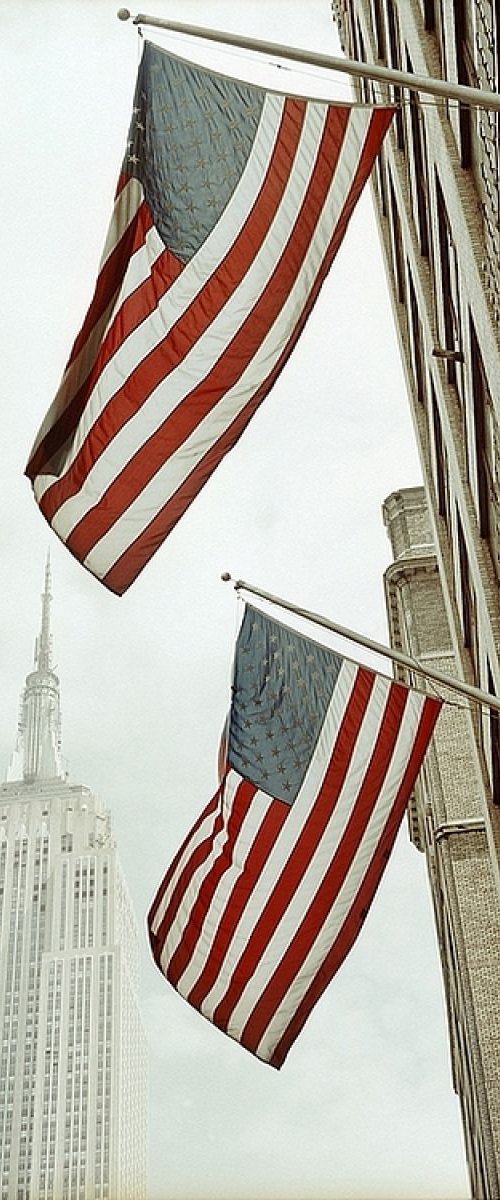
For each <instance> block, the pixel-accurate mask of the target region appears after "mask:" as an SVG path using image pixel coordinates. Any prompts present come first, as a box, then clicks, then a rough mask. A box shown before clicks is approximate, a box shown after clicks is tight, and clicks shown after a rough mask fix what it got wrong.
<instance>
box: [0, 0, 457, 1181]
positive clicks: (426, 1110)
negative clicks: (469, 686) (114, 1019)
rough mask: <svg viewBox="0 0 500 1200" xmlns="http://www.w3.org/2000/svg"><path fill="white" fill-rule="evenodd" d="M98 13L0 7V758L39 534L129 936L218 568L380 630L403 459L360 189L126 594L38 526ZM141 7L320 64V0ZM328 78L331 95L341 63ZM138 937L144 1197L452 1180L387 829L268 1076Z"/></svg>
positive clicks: (452, 1110) (189, 710)
mask: <svg viewBox="0 0 500 1200" xmlns="http://www.w3.org/2000/svg"><path fill="white" fill-rule="evenodd" d="M117 7H118V5H117V4H115V3H114V2H112V0H67V2H66V3H57V2H56V0H11V2H10V3H7V0H5V3H4V4H3V5H1V4H0V23H1V34H2V36H1V39H0V56H1V68H2V74H3V77H4V80H5V87H4V103H3V106H2V123H1V127H0V144H1V162H2V166H3V177H4V184H3V199H4V216H3V221H2V224H1V228H0V243H1V245H0V261H1V263H2V288H1V296H0V305H1V310H2V311H1V329H2V341H3V345H2V360H1V361H2V371H1V376H2V384H3V390H4V397H3V407H4V418H3V429H4V436H3V456H2V457H3V467H2V472H1V476H0V487H1V505H2V513H3V521H2V524H1V527H0V552H1V555H2V567H3V573H2V600H3V605H2V614H1V625H0V633H1V645H0V654H1V664H2V676H3V685H2V689H1V694H0V769H4V768H5V767H6V765H7V761H8V757H9V754H10V751H11V749H12V746H13V743H14V738H15V728H16V714H17V704H18V696H19V692H20V689H21V687H22V684H23V681H24V677H25V675H26V673H27V671H28V670H29V669H30V666H31V661H32V647H33V639H34V636H35V633H36V632H37V630H38V623H39V612H40V608H39V595H40V591H41V588H42V582H43V570H44V561H45V555H46V550H47V547H48V545H50V547H51V552H52V561H53V576H54V605H53V628H54V644H55V662H56V665H57V667H58V669H59V671H60V675H61V680H62V701H63V742H64V752H65V754H66V756H67V757H68V759H69V765H70V777H71V779H72V781H73V782H75V783H76V782H79V783H85V784H87V785H88V786H90V787H92V788H93V790H94V791H96V792H98V793H99V794H100V795H101V796H102V797H103V799H104V800H105V802H106V804H107V805H108V806H109V807H110V809H111V812H112V818H113V827H114V831H115V834H116V837H117V841H118V845H119V848H120V853H121V859H122V862H123V865H124V870H125V874H126V876H127V879H128V882H129V886H130V889H131V893H132V897H133V902H134V906H135V909H136V912H137V915H138V919H139V922H140V924H141V927H142V926H143V925H144V919H145V914H146V912H147V909H148V907H149V903H150V901H151V899H152V896H153V893H154V891H155V889H156V886H157V885H158V883H159V881H160V878H161V876H162V873H163V871H164V869H165V868H166V866H167V865H168V864H169V862H170V859H171V858H172V856H173V854H174V853H175V851H176V850H177V847H178V845H179V843H180V841H181V840H182V839H183V837H184V835H185V833H186V832H187V830H188V829H189V827H190V826H191V824H192V822H193V820H194V819H195V818H196V816H197V815H198V813H199V811H200V810H201V808H202V807H203V806H204V805H205V803H206V802H207V800H208V799H209V798H210V796H211V795H212V793H213V791H214V790H215V785H216V756H217V746H218V739H219V734H220V729H221V725H222V722H223V719H224V715H225V711H226V706H227V701H228V685H229V675H230V667H231V659H232V652H233V645H234V637H235V633H236V629H237V625H238V623H239V619H240V608H239V605H238V603H237V601H236V599H235V596H234V592H233V591H232V589H231V588H230V586H229V585H227V584H225V585H224V584H222V583H221V582H220V580H219V577H220V574H221V572H222V571H224V570H230V571H231V572H232V573H233V574H234V575H235V576H236V575H237V576H240V577H243V578H245V579H248V580H250V581H252V582H254V583H257V584H260V585H261V586H263V587H264V588H266V589H268V590H270V591H273V592H276V593H278V594H281V595H283V596H285V597H287V598H289V599H291V600H293V601H295V602H297V603H299V604H303V605H305V606H307V607H309V608H312V609H315V610H317V611H319V612H323V613H325V614H327V615H329V616H331V617H332V619H334V620H337V621H339V622H341V623H343V624H346V625H348V626H350V627H351V628H357V629H359V630H361V631H363V632H364V633H366V634H367V635H368V636H370V637H372V638H376V639H378V640H381V641H386V640H387V633H386V624H385V613H384V604H383V591H382V572H383V570H384V568H385V566H386V565H387V564H388V562H389V561H390V548H389V543H388V540H387V537H386V534H385V531H384V529H383V526H382V520H381V514H380V508H381V503H382V501H383V499H384V498H385V497H386V496H387V495H388V494H389V493H390V492H391V491H392V490H394V489H397V488H399V487H402V486H410V485H412V484H414V483H417V482H419V481H420V473H419V467H418V462H417V456H416V451H415V447H414V439H413V434H412V431H411V427H410V418H409V410H408V405H407V401H406V398H405V395H404V384H403V379H402V375H401V371H400V367H399V363H398V357H397V350H396V345H395V338H394V334H393V328H392V318H391V315H390V309H389V301H388V298H387V288H386V284H385V280H384V276H383V269H382V266H381V260H380V252H379V248H378V242H377V237H376V232H375V226H374V221H373V217H372V213H371V207H370V202H369V199H368V196H366V197H365V198H364V199H363V200H362V202H361V205H360V206H359V208H358V210H357V212H356V214H355V216H354V218H353V221H352V223H351V226H350V228H349V231H348V235H347V238H346V241H345V243H344V245H343V247H342V248H341V251H340V253H339V256H338V259H337V260H336V262H335V263H334V266H333V269H332V273H331V276H330V279H329V281H328V282H327V284H326V285H325V287H324V289H323V292H322V294H321V297H320V299H319V301H318V304H317V306H316V309H315V312H314V314H313V316H312V317H311V320H310V322H309V324H308V327H307V329H306V331H305V333H304V334H303V336H302V339H301V341H300V343H299V345H298V347H297V348H296V350H295V351H294V354H293V356H292V358H291V360H290V362H289V364H288V366H287V368H286V369H285V371H284V372H283V374H282V376H281V378H280V380H279V381H278V383H277V384H276V386H275V388H274V390H273V392H272V394H271V395H270V396H269V397H268V398H267V400H266V402H265V404H264V405H263V407H262V408H261V409H260V410H259V412H258V414H257V415H256V416H255V417H254V419H253V421H252V423H251V425H250V427H249V428H248V430H247V431H246V433H245V434H244V436H243V438H242V440H241V441H240V442H239V444H238V446H237V447H236V448H235V449H234V450H233V451H232V453H231V455H230V456H229V457H228V458H227V459H226V460H225V462H224V463H223V464H222V466H221V467H219V469H218V470H217V472H216V474H215V475H214V477H213V478H212V480H211V481H210V483H209V484H208V485H207V486H206V487H205V489H204V491H203V492H202V493H201V495H200V496H199V497H198V499H197V500H196V502H195V503H194V504H193V506H192V507H191V509H190V511H189V512H188V513H187V514H186V516H185V517H184V518H183V520H182V521H181V522H180V524H179V525H178V526H177V528H176V530H175V531H174V533H173V534H172V535H171V537H170V538H169V539H168V541H167V543H166V544H165V545H164V546H163V548H162V549H161V550H160V551H159V552H158V554H157V555H156V557H155V559H154V560H153V562H152V563H151V564H150V565H149V567H147V568H146V570H145V571H144V572H143V574H142V575H141V576H140V578H139V580H138V581H137V582H136V583H135V585H134V586H133V587H132V588H131V590H130V591H129V592H128V593H127V594H126V595H125V596H124V597H123V598H121V599H118V598H117V597H115V596H112V595H111V594H109V593H107V592H106V591H105V589H104V588H102V586H101V585H100V584H98V583H97V582H96V581H95V580H94V579H93V578H91V577H90V576H89V575H87V573H86V572H85V571H84V570H83V569H82V568H81V567H80V566H79V565H78V564H77V563H76V562H75V561H74V560H73V559H72V558H71V556H70V555H69V554H68V553H67V551H66V550H64V548H63V547H61V546H60V545H59V543H58V542H57V540H56V538H55V537H54V535H53V534H52V533H51V532H50V531H49V530H48V528H47V526H46V525H45V523H44V521H43V519H42V517H41V516H40V514H39V512H38V510H37V508H36V506H35V503H34V501H33V499H32V497H31V492H30V487H29V485H28V482H27V480H26V479H24V478H23V467H24V463H25V461H26V458H27V455H28V451H29V449H30V446H31V442H32V440H33V437H34V434H35V431H36V429H37V428H38V425H39V423H40V421H41V419H42V417H43V416H44V414H45V412H46V409H47V408H48V406H49V404H50V402H51V400H52V397H53V394H54V392H55V390H56V388H57V385H58V383H59V379H60V376H61V373H62V370H63V367H64V364H65V361H66V358H67V355H68V353H69V350H70V347H71V344H72V342H73V340H74V337H75V335H76V333H77V332H78V330H79V328H80V325H81V322H82V319H83V316H84V313H85V310H86V307H87V305H88V302H89V300H90V297H91V294H92V290H93V286H94V282H95V277H96V272H97V267H98V261H99V256H100V252H101V248H102V245H103V242H104V238H105V234H106V230H107V225H108V220H109V216H110V212H111V205H112V197H113V193H114V188H115V183H116V178H117V175H118V169H119V166H120V162H121V158H122V154H123V151H124V146H125V140H126V134H127V129H128V123H129V117H130V110H131V105H132V95H133V90H134V83H135V74H136V67H137V61H138V45H137V33H136V31H135V30H134V28H133V27H132V25H131V24H128V25H124V24H121V23H120V22H119V21H117V19H116V16H115V12H116V8H117ZM154 11H155V13H156V14H157V15H164V16H169V17H171V18H177V19H179V20H183V21H190V20H191V21H193V22H195V23H198V24H205V25H212V26H214V27H217V26H218V27H220V28H227V29H229V28H233V29H236V30H238V31H241V32H246V33H248V34H249V35H250V36H254V37H266V36H267V37H269V38H271V39H274V40H276V41H289V42H290V43H291V44H295V45H302V46H304V47H306V46H310V47H312V48H317V49H321V50H324V51H325V52H328V51H329V52H331V53H332V54H335V53H338V46H337V43H336V40H335V31H334V28H333V25H332V22H331V17H330V4H329V0H239V3H235V2H234V0H219V2H216V0H182V3H181V0H170V2H167V0H155V8H154ZM162 42H163V44H166V43H165V41H164V39H162ZM226 61H227V62H228V64H229V60H227V59H226ZM232 61H234V60H232ZM241 62H242V59H241V55H240V56H239V57H238V59H237V60H236V64H237V65H235V67H234V68H232V67H230V66H229V65H228V70H231V69H234V70H235V71H237V70H238V65H241ZM311 83H312V81H311ZM278 86H281V87H286V82H285V75H284V72H280V82H279V84H278ZM337 94H338V95H340V96H342V97H345V98H346V99H347V98H349V94H350V93H349V86H348V83H347V80H346V77H342V79H341V81H340V83H339V84H338V90H337ZM341 648H343V649H344V650H346V649H347V652H349V653H351V652H352V648H351V647H347V648H346V647H345V645H344V646H343V647H341ZM380 665H381V666H382V668H383V669H385V664H380ZM142 940H143V981H144V986H143V1013H144V1020H145V1024H146V1027H147V1034H148V1039H149V1044H150V1053H151V1113H150V1129H151V1187H150V1193H149V1196H150V1200H163V1198H166V1197H169V1198H172V1200H212V1198H213V1200H215V1198H217V1200H224V1198H225V1197H227V1198H228V1200H229V1198H231V1200H264V1198H266V1200H421V1198H422V1200H423V1198H426V1200H461V1198H463V1197H465V1196H467V1195H468V1186H467V1182H466V1173H465V1168H464V1156H463V1150H462V1136H461V1128H460V1123H459V1112H458V1102H457V1101H456V1098H455V1097H454V1096H453V1093H452V1089H451V1082H450V1064H449V1054H448V1049H447V1040H446V1032H445V1021H444V1004H443V1000H442V996H441V981H440V974H439V967H438V960H437V952H436V947H435V936H434V932H433V924H432V917H431V905H430V899H429V893H428V887H427V883H426V877H425V865H424V860H423V858H422V857H421V856H420V855H418V854H417V852H416V851H415V850H414V848H413V847H411V846H410V845H409V842H408V838H407V833H406V827H404V828H403V830H402V832H401V835H400V837H399V841H398V845H397V849H396V851H395V854H394V856H393V858H392V861H391V863H390V865H389V868H388V870H387V873H386V876H385V879H384V881H383V884H382V886H381V889H380V891H379V893H378V895H377V897H376V900H375V904H374V907H373V909H372V912H371V914H370V918H369V919H368V921H367V923H366V926H365V929H364V930H363V933H362V934H361V936H360V938H359V940H358V942H357V944H356V946H355V948H354V950H353V951H352V953H351V955H350V957H349V959H348V960H347V962H346V963H345V965H344V966H343V968H342V970H341V972H340V973H339V975H338V976H337V978H336V980H334V982H333V983H332V984H331V986H330V988H329V990H328V991H327V993H326V995H325V996H324V997H323V999H322V1001H321V1002H320V1004H319V1005H318V1006H317V1008H316V1009H315V1011H314V1013H313V1015H312V1016H311V1018H310V1020H309V1022H308V1024H307V1026H306V1028H305V1030H304V1031H303V1033H302V1034H301V1036H300V1038H299V1040H298V1042H297V1043H296V1044H295V1046H294V1048H293V1049H292V1051H291V1053H290V1056H289V1058H288V1060H287V1062H286V1064H285V1066H284V1067H283V1069H282V1071H281V1072H279V1073H278V1072H275V1071H273V1070H272V1069H270V1068H269V1067H267V1066H265V1065H263V1064H262V1063H260V1062H258V1061H257V1060H254V1059H253V1058H252V1057H251V1056H250V1055H249V1054H247V1053H246V1052H245V1051H244V1050H242V1049H241V1048H240V1047H239V1046H237V1045H236V1044H235V1043H233V1042H232V1041H231V1040H230V1039H229V1038H226V1037H224V1035H222V1034H221V1033H220V1032H219V1031H218V1030H216V1029H214V1028H212V1027H211V1026H210V1025H209V1024H208V1023H207V1022H206V1021H204V1020H203V1019H202V1018H201V1017H200V1016H199V1015H198V1014H197V1013H195V1012H193V1011H192V1010H191V1009H190V1007H189V1006H188V1005H187V1004H185V1002H184V1001H183V1000H181V999H180V997H178V996H177V995H176V993H175V992H174V991H173V990H172V989H171V988H170V987H169V986H168V985H167V984H166V983H165V981H164V980H163V979H162V977H161V976H160V974H159V972H158V971H157V969H156V968H155V967H154V965H153V963H152V961H151V960H150V956H149V951H148V946H147V940H146V934H145V933H144V935H143V939H142Z"/></svg>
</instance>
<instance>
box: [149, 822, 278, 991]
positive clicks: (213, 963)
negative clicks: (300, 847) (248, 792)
mask: <svg viewBox="0 0 500 1200" xmlns="http://www.w3.org/2000/svg"><path fill="white" fill-rule="evenodd" d="M289 812H290V808H289V806H288V805H287V804H283V802H282V801H281V800H275V801H274V802H273V803H272V804H271V806H270V808H268V810H267V812H266V815H265V817H264V820H263V822H262V825H261V826H260V829H259V831H258V833H257V835H256V837H255V840H254V842H253V844H252V846H251V849H250V851H249V853H248V855H247V857H246V859H245V862H244V866H243V869H242V873H241V875H240V877H239V879H238V880H237V882H236V884H235V886H234V887H233V889H232V891H231V894H230V896H229V899H228V901H227V903H226V907H225V910H224V913H223V914H221V917H220V920H219V925H218V928H217V933H216V935H215V937H214V940H213V942H212V945H211V947H210V952H209V954H208V956H207V961H206V964H205V966H204V968H203V970H202V972H201V974H200V975H199V977H198V980H197V982H196V983H195V984H194V986H193V987H192V989H191V991H190V993H189V995H188V996H187V999H188V1001H189V1003H190V1004H192V1005H193V1007H194V1008H200V1007H201V1005H202V1003H203V1001H204V999H205V997H206V996H207V995H208V993H209V991H210V989H211V988H212V987H213V985H214V983H215V981H216V979H217V975H218V973H219V969H220V966H221V964H222V963H223V960H224V957H225V955H226V952H227V950H228V947H229V945H230V943H231V941H232V939H233V935H234V931H235V929H236V926H237V925H238V922H239V921H240V919H241V917H242V915H243V913H244V911H245V908H246V906H247V903H248V901H249V900H250V898H251V896H252V893H253V892H254V891H255V888H256V886H257V884H258V880H259V878H260V875H261V874H262V870H263V867H264V866H265V863H266V861H267V859H268V857H269V853H270V851H271V849H272V847H273V846H274V844H275V842H276V841H277V840H278V837H279V834H280V832H281V829H282V828H283V825H284V823H285V821H286V819H287V817H288V815H289ZM169 977H170V976H169Z"/></svg>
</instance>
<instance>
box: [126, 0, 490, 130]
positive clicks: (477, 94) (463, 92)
mask: <svg viewBox="0 0 500 1200" xmlns="http://www.w3.org/2000/svg"><path fill="white" fill-rule="evenodd" d="M117 16H118V17H119V19H120V21H128V20H129V19H130V17H131V13H130V12H129V9H128V8H120V9H118V13H117ZM132 21H133V23H134V25H150V26H152V27H156V28H157V29H167V30H170V32H171V33H184V34H188V35H189V36H190V37H199V38H205V39H206V40H208V41H210V42H219V43H220V44H221V45H224V46H237V47H238V48H239V49H240V50H256V51H258V52H260V53H261V54H273V55H275V56H276V57H277V58H288V59H291V60H292V62H298V63H303V64H304V63H307V65H308V66H314V67H323V68H326V69H327V70H330V71H341V72H342V73H343V74H347V75H354V76H358V77H359V78H361V79H373V80H376V81H377V82H379V83H386V84H393V85H394V86H396V87H404V88H408V89H409V90H410V91H413V92H423V93H424V94H425V95H429V96H440V97H441V99H443V100H459V101H461V103H462V104H469V105H472V106H473V107H475V108H490V109H495V110H497V111H500V95H499V94H498V93H497V92H485V91H482V90H481V89H480V88H473V87H467V86H466V84H462V83H450V82H448V81H447V80H445V79H432V78H430V76H426V75H413V74H410V73H409V72H407V71H396V70H393V69H392V67H381V66H379V65H378V63H365V62H356V61H355V60H354V59H351V58H332V57H331V56H330V55H328V54H319V53H317V52H316V51H314V50H299V49H297V48H296V47H295V46H283V45H281V44H280V43H279V42H264V41H261V40H260V39H259V38H249V37H245V36H243V35H241V34H237V33H225V32H224V31H223V30H222V29H206V28H205V27H204V26H200V25H185V24H183V23H181V22H179V21H167V20H165V19H164V18H163V17H151V16H148V14H147V13H137V16H135V17H132Z"/></svg>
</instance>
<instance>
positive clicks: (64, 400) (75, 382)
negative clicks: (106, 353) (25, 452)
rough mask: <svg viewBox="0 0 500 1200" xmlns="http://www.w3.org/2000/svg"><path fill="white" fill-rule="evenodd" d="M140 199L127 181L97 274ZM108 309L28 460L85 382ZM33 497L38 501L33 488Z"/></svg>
mask: <svg viewBox="0 0 500 1200" xmlns="http://www.w3.org/2000/svg"><path fill="white" fill-rule="evenodd" d="M142 199H143V192H142V186H141V184H140V183H139V180H138V179H131V180H130V181H129V183H128V184H126V186H125V187H124V188H122V191H121V192H120V195H119V196H118V197H117V199H116V201H115V207H114V211H113V215H112V218H111V224H110V227H109V230H108V235H107V240H106V245H105V247H104V252H103V256H102V259H101V266H100V268H99V274H100V272H101V271H102V268H103V266H104V264H105V262H106V260H107V258H109V256H110V254H111V253H112V252H113V250H114V249H115V246H116V245H117V244H118V242H119V241H120V238H121V237H123V234H124V233H125V230H126V229H127V228H128V226H129V225H130V223H131V221H133V219H134V217H135V215H136V213H137V210H138V208H139V207H140V205H141V203H142ZM113 299H114V298H111V297H110V304H112V303H113ZM109 308H110V305H109V304H108V306H107V308H106V312H105V313H103V315H102V317H101V318H100V320H99V322H97V323H96V324H94V326H93V328H92V331H91V333H90V335H89V337H88V339H87V341H86V342H85V345H84V346H82V349H81V350H80V353H79V354H78V355H77V357H76V358H75V359H74V361H73V362H72V363H70V365H69V366H68V367H67V368H66V370H65V372H64V375H63V378H62V380H61V383H60V386H59V388H58V390H57V393H56V395H55V398H54V400H53V401H52V404H51V406H50V408H49V410H48V413H47V415H46V417H45V419H44V421H43V423H42V425H41V426H40V429H39V430H38V433H37V435H36V438H35V441H34V443H33V446H32V449H31V452H30V459H31V458H32V457H33V454H34V453H35V450H36V449H37V447H38V446H39V445H40V442H41V441H42V440H43V438H44V437H45V435H46V434H47V433H48V430H49V429H51V427H52V425H55V423H56V421H57V420H58V418H59V417H60V415H61V413H62V412H64V409H65V408H67V406H68V404H69V403H70V401H71V400H72V398H73V396H74V394H75V392H76V391H77V390H78V388H79V387H80V385H81V383H82V381H83V379H86V377H87V375H88V373H89V370H90V368H91V366H92V363H93V361H94V359H95V357H96V356H97V353H98V350H99V344H100V340H101V338H102V336H104V332H105V329H106V326H107V323H108V320H109ZM28 461H29V460H28ZM64 469H66V468H64ZM48 478H49V479H50V482H52V483H53V481H54V480H53V477H52V476H49V477H48ZM35 495H36V496H37V499H38V494H37V492H36V489H35Z"/></svg>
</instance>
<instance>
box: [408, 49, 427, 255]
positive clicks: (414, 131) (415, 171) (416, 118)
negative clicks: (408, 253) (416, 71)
mask: <svg viewBox="0 0 500 1200" xmlns="http://www.w3.org/2000/svg"><path fill="white" fill-rule="evenodd" d="M407 67H408V72H409V73H410V74H413V66H412V63H411V60H410V56H409V55H407ZM410 129H411V138H412V148H413V154H412V155H410V157H409V163H410V176H411V187H412V192H413V196H414V211H415V219H416V225H417V229H418V240H419V244H420V253H421V254H424V255H425V256H426V257H427V256H428V254H429V180H428V175H427V145H426V138H425V125H424V120H423V115H422V109H421V106H420V103H419V100H418V96H417V93H416V92H413V91H412V92H410Z"/></svg>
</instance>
